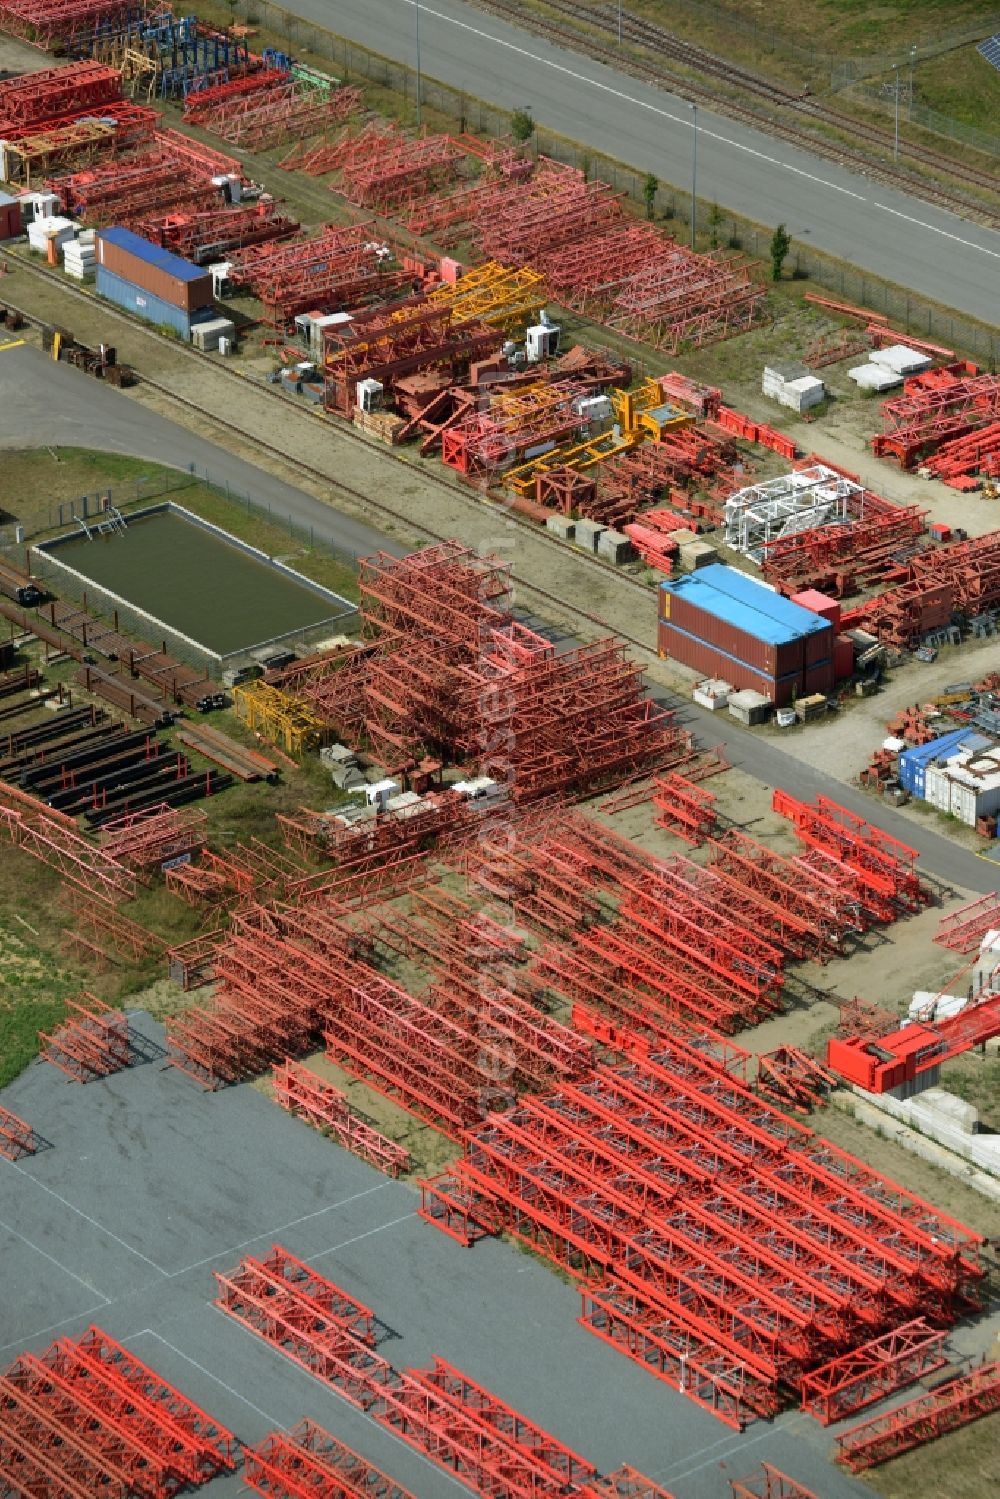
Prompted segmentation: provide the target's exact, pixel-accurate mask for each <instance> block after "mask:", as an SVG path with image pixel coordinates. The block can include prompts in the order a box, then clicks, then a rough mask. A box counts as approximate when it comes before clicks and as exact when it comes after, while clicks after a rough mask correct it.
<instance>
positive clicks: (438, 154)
mask: <svg viewBox="0 0 1000 1499" xmlns="http://www.w3.org/2000/svg"><path fill="white" fill-rule="evenodd" d="M331 160H333V161H334V162H335V165H334V166H332V167H331V166H327V167H326V170H336V171H337V172H338V179H337V186H338V189H339V191H340V192H341V193H343V195H344V197H345V198H347V200H348V202H350V203H358V204H360V205H361V206H362V207H364V208H378V209H380V210H381V211H382V212H387V211H392V212H395V211H397V210H398V211H401V212H406V210H407V207H408V205H409V204H411V203H413V202H415V201H417V200H419V199H422V198H424V197H425V196H426V195H427V194H428V193H432V192H437V191H440V189H441V188H442V187H444V186H447V185H448V184H450V183H452V182H454V181H455V180H456V179H457V177H458V169H459V166H460V165H461V164H462V163H464V161H465V160H466V155H465V152H464V151H462V149H461V147H459V146H458V145H456V143H455V142H454V141H453V140H452V138H451V136H450V135H422V136H417V137H416V138H414V139H411V138H408V137H407V136H406V135H404V134H403V132H402V131H400V130H397V129H395V128H392V127H390V128H389V129H388V130H384V129H381V128H380V127H377V126H375V127H369V128H368V129H367V130H364V131H362V132H361V133H360V134H359V135H353V136H352V135H348V136H346V137H345V138H344V140H343V142H342V143H341V146H340V149H339V154H338V156H337V157H336V158H331V157H330V156H328V157H327V158H326V161H327V162H330V161H331Z"/></svg>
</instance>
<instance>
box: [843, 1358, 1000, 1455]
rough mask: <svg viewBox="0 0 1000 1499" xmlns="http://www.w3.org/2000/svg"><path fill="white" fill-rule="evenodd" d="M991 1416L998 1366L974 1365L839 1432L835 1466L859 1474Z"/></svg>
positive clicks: (998, 1406) (997, 1405) (998, 1399)
mask: <svg viewBox="0 0 1000 1499" xmlns="http://www.w3.org/2000/svg"><path fill="white" fill-rule="evenodd" d="M995 1411H1000V1363H994V1364H980V1366H979V1367H978V1368H977V1369H973V1370H972V1371H971V1373H969V1374H962V1375H959V1377H958V1378H957V1379H951V1380H949V1381H948V1382H947V1383H946V1384H943V1385H939V1386H938V1388H937V1389H936V1390H931V1391H930V1392H929V1393H928V1394H926V1395H918V1396H916V1398H915V1399H913V1400H909V1401H907V1402H906V1404H905V1405H898V1406H896V1407H895V1409H894V1410H891V1411H886V1412H885V1414H884V1415H881V1416H873V1417H872V1419H871V1420H870V1421H863V1422H861V1424H860V1425H858V1426H852V1427H850V1428H849V1429H848V1430H847V1431H844V1432H841V1433H840V1435H839V1436H838V1437H837V1461H838V1462H842V1463H843V1464H844V1465H845V1467H847V1468H849V1469H850V1470H851V1472H852V1473H864V1472H865V1471H866V1470H867V1469H868V1468H877V1467H878V1466H879V1465H880V1464H881V1463H887V1462H889V1460H890V1459H891V1458H894V1457H898V1456H899V1455H900V1453H903V1452H910V1451H912V1449H913V1448H914V1447H921V1446H923V1444H924V1442H932V1441H934V1439H935V1438H936V1437H940V1436H944V1434H945V1433H946V1432H949V1431H955V1430H957V1429H958V1427H960V1426H966V1425H968V1423H969V1422H970V1421H978V1420H979V1418H980V1417H981V1416H988V1415H992V1414H993V1413H994V1412H995Z"/></svg>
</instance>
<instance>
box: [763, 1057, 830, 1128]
mask: <svg viewBox="0 0 1000 1499" xmlns="http://www.w3.org/2000/svg"><path fill="white" fill-rule="evenodd" d="M839 1085H840V1079H839V1078H837V1077H836V1076H835V1075H834V1074H833V1073H832V1072H828V1071H827V1070H826V1068H825V1067H821V1066H820V1064H819V1063H818V1062H816V1061H814V1060H813V1058H812V1057H811V1056H809V1055H808V1054H807V1053H806V1052H804V1051H800V1050H799V1049H798V1047H797V1046H779V1047H778V1048H777V1050H775V1051H768V1052H763V1053H762V1054H761V1055H760V1056H759V1057H758V1058H757V1091H758V1093H762V1094H763V1095H764V1097H765V1098H769V1099H770V1100H771V1102H772V1103H776V1104H777V1105H778V1107H779V1108H782V1109H786V1108H791V1109H795V1110H796V1111H801V1112H803V1113H808V1112H809V1110H810V1109H812V1107H813V1106H814V1105H815V1104H819V1103H825V1102H826V1100H827V1098H828V1097H829V1095H830V1093H831V1091H832V1090H833V1089H834V1088H836V1087H839Z"/></svg>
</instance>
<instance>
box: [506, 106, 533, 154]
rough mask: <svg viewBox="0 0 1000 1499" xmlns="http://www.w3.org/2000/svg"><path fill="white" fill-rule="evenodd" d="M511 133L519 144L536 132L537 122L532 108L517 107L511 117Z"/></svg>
mask: <svg viewBox="0 0 1000 1499" xmlns="http://www.w3.org/2000/svg"><path fill="white" fill-rule="evenodd" d="M510 133H511V135H512V136H513V137H514V139H515V140H516V141H517V143H518V145H520V144H521V143H522V141H526V140H528V139H529V137H530V136H532V135H534V133H535V122H534V120H533V119H532V118H531V110H530V109H515V111H514V113H513V114H512V115H511V117H510Z"/></svg>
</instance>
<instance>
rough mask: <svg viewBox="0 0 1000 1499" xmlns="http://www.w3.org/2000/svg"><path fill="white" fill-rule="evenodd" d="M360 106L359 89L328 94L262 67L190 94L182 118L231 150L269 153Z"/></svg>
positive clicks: (339, 122) (313, 132) (315, 131)
mask: <svg viewBox="0 0 1000 1499" xmlns="http://www.w3.org/2000/svg"><path fill="white" fill-rule="evenodd" d="M361 102H362V96H361V90H360V89H356V88H346V87H345V88H337V89H333V90H331V91H329V92H328V91H326V90H324V89H320V88H315V87H310V86H307V85H306V84H304V83H302V82H300V81H299V80H297V79H295V78H290V77H289V75H288V74H287V73H285V72H282V71H280V70H278V69H262V70H260V71H259V72H256V73H248V74H246V76H245V77H243V78H238V79H233V80H231V81H229V82H226V83H219V84H215V85H212V86H211V87H209V88H205V89H201V90H199V92H197V93H195V94H191V95H189V96H188V100H187V103H186V104H185V108H184V118H185V120H186V121H187V122H188V123H189V124H192V125H199V126H201V127H202V129H204V130H211V131H212V132H213V133H214V134H215V135H221V136H222V138H223V140H227V141H229V142H230V143H231V144H232V145H234V146H242V147H244V148H245V149H247V150H252V151H267V150H270V149H271V148H272V147H274V146H278V145H280V144H281V143H282V142H283V141H286V140H289V139H295V140H303V139H307V138H308V137H309V136H312V135H316V134H317V133H318V132H319V131H321V130H327V129H329V128H330V126H332V125H337V124H341V123H342V122H343V121H344V120H346V119H347V118H348V117H349V116H350V115H352V114H354V113H355V111H356V110H358V109H360V107H361Z"/></svg>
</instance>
